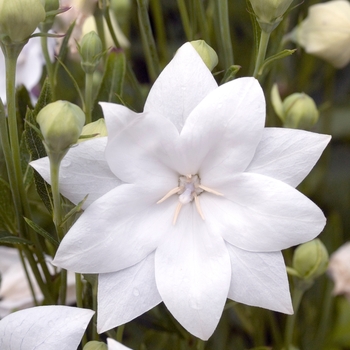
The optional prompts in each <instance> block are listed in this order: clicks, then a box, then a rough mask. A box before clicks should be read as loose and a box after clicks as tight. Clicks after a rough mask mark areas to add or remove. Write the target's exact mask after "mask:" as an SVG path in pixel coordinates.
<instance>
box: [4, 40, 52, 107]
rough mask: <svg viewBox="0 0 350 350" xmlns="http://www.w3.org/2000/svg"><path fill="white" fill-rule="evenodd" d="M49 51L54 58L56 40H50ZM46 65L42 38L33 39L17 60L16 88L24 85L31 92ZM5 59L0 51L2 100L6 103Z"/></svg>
mask: <svg viewBox="0 0 350 350" xmlns="http://www.w3.org/2000/svg"><path fill="white" fill-rule="evenodd" d="M48 43H49V45H48V46H49V51H50V55H51V56H52V57H53V53H54V47H55V40H54V39H52V38H49V41H48ZM44 63H45V60H44V56H43V53H42V49H41V44H40V38H32V39H30V40H29V41H28V43H27V44H26V45H25V46H24V48H23V50H22V52H21V53H20V55H19V57H18V60H17V71H16V86H19V85H24V86H25V87H26V89H27V90H28V91H29V92H30V91H31V90H32V89H33V88H34V87H35V86H36V84H38V82H39V80H40V77H41V74H42V71H43V65H44ZM5 72H6V70H5V57H4V55H3V53H2V51H1V50H0V98H1V99H2V101H3V103H4V104H5V103H6V81H5V78H6V74H5Z"/></svg>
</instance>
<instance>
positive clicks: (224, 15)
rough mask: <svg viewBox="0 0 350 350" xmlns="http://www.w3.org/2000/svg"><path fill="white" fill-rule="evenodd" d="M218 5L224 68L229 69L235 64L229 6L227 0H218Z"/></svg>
mask: <svg viewBox="0 0 350 350" xmlns="http://www.w3.org/2000/svg"><path fill="white" fill-rule="evenodd" d="M216 4H217V11H218V15H219V28H220V37H221V41H222V48H223V61H224V66H225V68H226V69H227V68H228V67H230V66H231V65H233V64H234V61H233V49H232V42H231V35H230V23H229V16H228V4H227V0H217V2H216Z"/></svg>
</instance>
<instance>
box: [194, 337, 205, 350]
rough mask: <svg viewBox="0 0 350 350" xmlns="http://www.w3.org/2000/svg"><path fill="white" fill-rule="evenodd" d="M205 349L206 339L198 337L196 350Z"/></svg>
mask: <svg viewBox="0 0 350 350" xmlns="http://www.w3.org/2000/svg"><path fill="white" fill-rule="evenodd" d="M204 349H205V341H203V340H202V339H197V346H196V350H204Z"/></svg>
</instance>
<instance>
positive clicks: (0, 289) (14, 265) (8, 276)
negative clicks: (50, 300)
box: [0, 247, 75, 349]
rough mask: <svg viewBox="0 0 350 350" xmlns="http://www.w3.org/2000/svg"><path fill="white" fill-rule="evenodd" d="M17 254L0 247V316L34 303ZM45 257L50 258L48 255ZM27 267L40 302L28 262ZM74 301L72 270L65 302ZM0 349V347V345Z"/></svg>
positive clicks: (11, 249)
mask: <svg viewBox="0 0 350 350" xmlns="http://www.w3.org/2000/svg"><path fill="white" fill-rule="evenodd" d="M18 254H19V252H18V250H17V249H14V248H9V247H0V273H1V283H0V318H2V317H5V316H7V315H8V314H9V313H11V312H13V311H15V310H20V309H25V308H28V307H31V306H33V305H34V303H33V296H32V293H31V290H30V288H29V284H28V281H27V277H26V275H25V272H24V269H23V266H22V263H21V261H20V258H19V255H18ZM46 258H47V259H50V260H51V258H49V257H46ZM48 267H49V270H50V272H51V273H52V272H53V271H54V268H53V266H52V265H51V264H49V265H48ZM27 269H28V273H29V276H30V278H31V281H32V284H33V289H34V292H35V295H36V298H37V300H38V301H39V302H41V301H42V300H43V299H44V297H43V295H42V293H41V291H40V288H39V286H38V284H37V282H36V280H35V278H34V275H33V273H32V272H31V269H30V266H29V264H28V263H27ZM74 302H75V275H74V273H72V272H68V278H67V303H68V304H73V303H74ZM0 349H2V348H1V347H0Z"/></svg>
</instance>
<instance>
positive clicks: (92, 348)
mask: <svg viewBox="0 0 350 350" xmlns="http://www.w3.org/2000/svg"><path fill="white" fill-rule="evenodd" d="M83 350H108V347H107V344H105V343H103V342H100V341H96V340H92V341H89V342H88V343H86V344H85V346H84V348H83Z"/></svg>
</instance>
